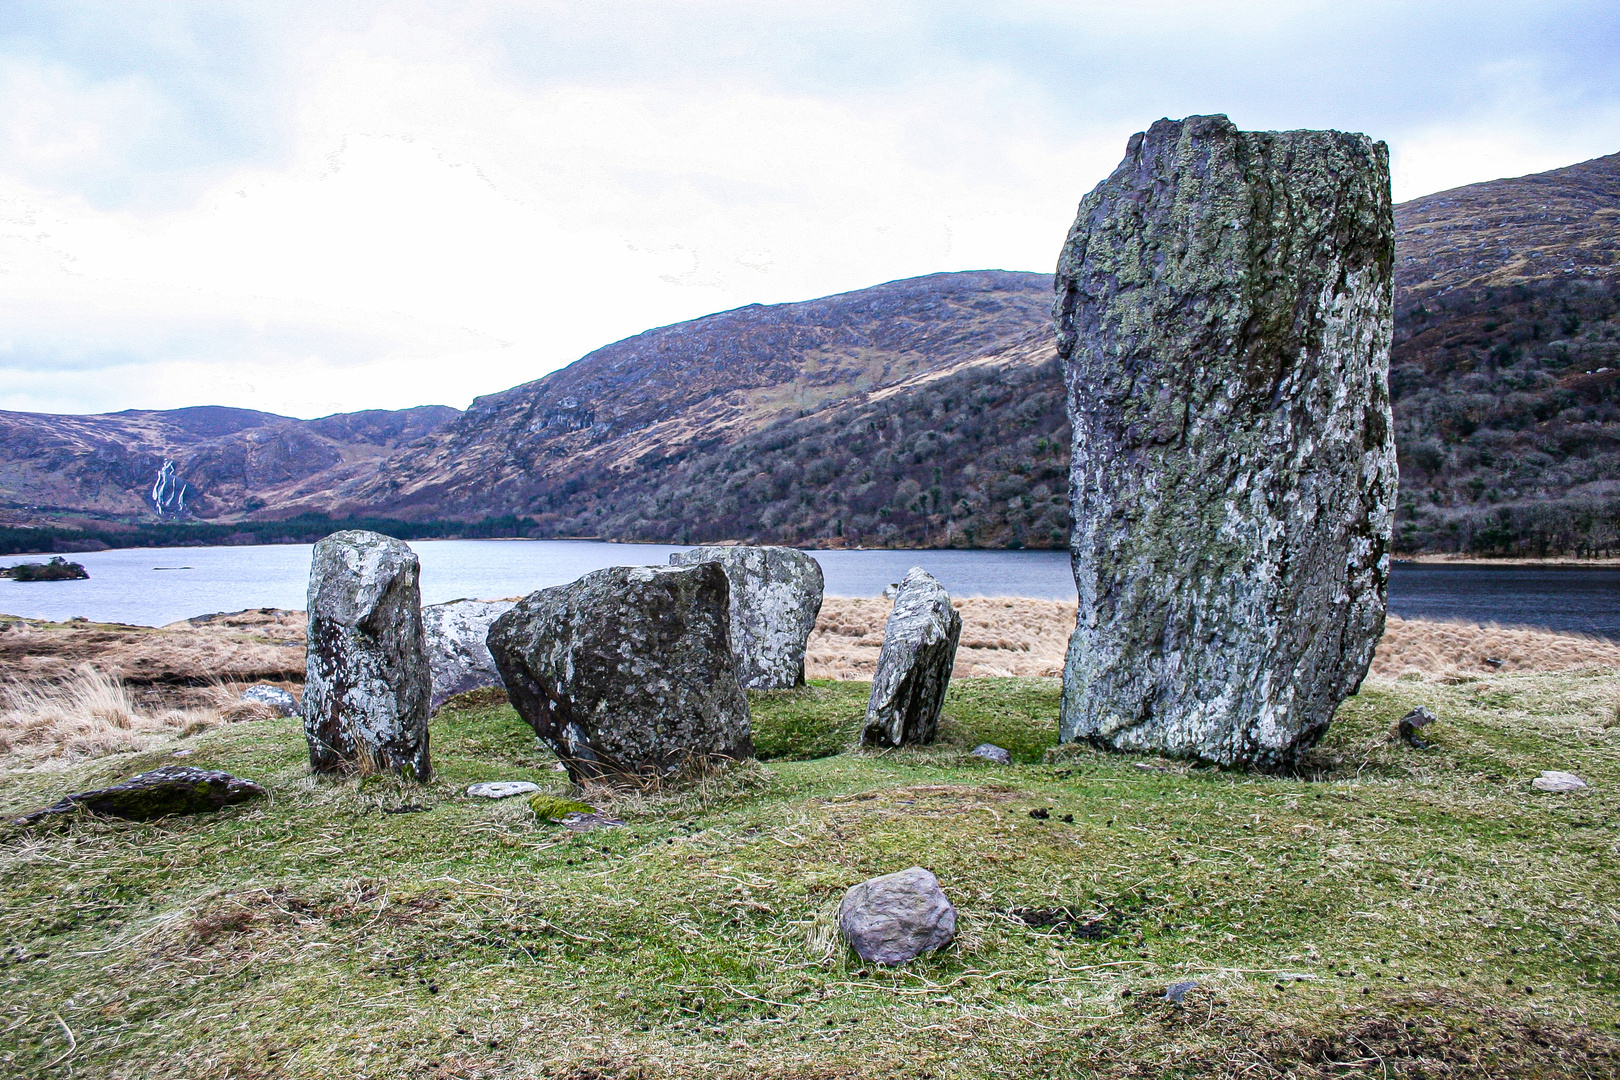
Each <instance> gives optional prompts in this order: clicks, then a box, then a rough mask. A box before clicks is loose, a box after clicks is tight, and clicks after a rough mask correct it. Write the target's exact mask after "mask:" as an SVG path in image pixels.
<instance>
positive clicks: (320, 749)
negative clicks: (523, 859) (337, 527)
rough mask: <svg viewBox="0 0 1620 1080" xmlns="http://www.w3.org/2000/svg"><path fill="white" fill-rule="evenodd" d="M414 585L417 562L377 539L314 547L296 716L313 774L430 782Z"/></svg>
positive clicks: (395, 544)
mask: <svg viewBox="0 0 1620 1080" xmlns="http://www.w3.org/2000/svg"><path fill="white" fill-rule="evenodd" d="M418 575H419V567H418V563H417V559H416V554H415V553H414V552H412V551H411V549H410V548H409V547H407V546H406V545H405V544H403V543H401V542H400V541H398V540H395V539H393V538H391V537H387V536H383V535H381V534H379V533H374V532H365V531H363V530H358V529H349V530H344V531H341V532H335V533H333V534H332V535H331V536H328V537H326V538H325V539H323V540H321V541H320V543H318V544H316V545H315V552H314V559H313V561H312V563H311V566H310V571H309V649H308V656H307V659H306V673H305V678H304V710H303V711H304V737H305V739H306V740H307V741H308V743H309V763H310V766H311V767H312V768H313V769H314V770H315V771H316V772H343V771H347V770H349V769H351V768H355V767H356V766H360V767H362V768H367V769H373V770H375V771H378V772H388V773H403V774H405V775H408V776H411V777H413V778H414V779H417V780H424V781H425V780H427V779H428V778H429V776H430V775H431V773H432V764H431V761H430V758H429V755H428V701H429V698H430V696H431V693H432V676H431V675H430V673H429V667H428V658H427V644H426V640H425V638H424V635H423V630H422V599H421V588H420V585H419V582H418Z"/></svg>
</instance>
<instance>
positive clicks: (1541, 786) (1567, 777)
mask: <svg viewBox="0 0 1620 1080" xmlns="http://www.w3.org/2000/svg"><path fill="white" fill-rule="evenodd" d="M1530 786H1531V787H1533V788H1535V789H1536V790H1537V791H1551V792H1553V793H1555V794H1563V793H1566V792H1570V791H1579V790H1581V788H1583V787H1585V786H1586V781H1585V780H1582V779H1581V778H1580V777H1578V776H1576V775H1575V774H1574V773H1571V772H1562V771H1560V770H1558V769H1548V770H1546V771H1544V772H1543V773H1542V774H1541V775H1540V776H1538V777H1536V778H1535V779H1534V780H1532V781H1530Z"/></svg>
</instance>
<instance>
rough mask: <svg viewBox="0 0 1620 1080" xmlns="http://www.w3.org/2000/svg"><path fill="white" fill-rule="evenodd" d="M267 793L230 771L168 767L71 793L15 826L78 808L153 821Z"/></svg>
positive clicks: (131, 818) (204, 810) (192, 767)
mask: <svg viewBox="0 0 1620 1080" xmlns="http://www.w3.org/2000/svg"><path fill="white" fill-rule="evenodd" d="M264 793H265V792H264V788H262V787H260V786H259V785H258V784H255V783H254V782H253V781H251V780H243V779H242V778H241V777H239V776H232V775H231V774H230V773H225V772H216V771H213V770H211V769H199V768H196V767H194V766H191V765H167V766H164V767H163V768H161V769H153V770H152V771H151V772H144V773H140V774H139V775H137V776H132V777H130V778H129V779H128V780H125V781H123V782H121V783H117V784H114V785H112V786H111V787H105V788H97V789H96V790H94V791H81V792H79V793H78V794H77V795H69V796H67V797H66V798H64V799H63V800H62V801H61V802H58V803H55V804H54V805H51V806H48V807H46V808H45V809H43V810H36V811H34V812H33V813H32V814H27V815H25V816H23V817H20V818H18V819H16V824H18V825H37V824H39V823H40V822H42V821H46V820H48V819H50V818H52V817H56V816H58V815H61V814H71V813H73V812H74V811H75V810H79V809H84V810H88V811H91V812H92V813H96V814H105V815H106V816H108V817H117V818H126V819H128V820H130V821H150V820H152V819H153V818H160V817H167V816H168V815H170V814H200V813H205V812H207V811H211V810H219V809H221V808H223V807H226V806H230V805H233V804H235V803H241V802H247V801H248V800H249V799H256V798H258V797H259V796H261V795H263V794H264Z"/></svg>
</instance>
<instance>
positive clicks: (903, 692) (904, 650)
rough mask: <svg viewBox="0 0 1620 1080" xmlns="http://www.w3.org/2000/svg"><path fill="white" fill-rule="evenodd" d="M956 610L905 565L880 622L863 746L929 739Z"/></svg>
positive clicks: (946, 682) (949, 662)
mask: <svg viewBox="0 0 1620 1080" xmlns="http://www.w3.org/2000/svg"><path fill="white" fill-rule="evenodd" d="M961 636H962V616H961V615H960V614H958V613H957V611H956V609H955V608H953V607H952V606H951V597H950V594H949V593H947V592H946V591H945V587H944V586H943V585H941V584H940V583H939V582H938V581H937V580H935V578H934V576H933V575H932V574H930V573H928V571H926V570H924V569H923V568H922V567H920V566H913V567H912V568H911V569H910V570H908V571H906V576H905V577H904V578H903V579H902V580H901V582H900V588H899V591H898V592H896V593H895V597H894V610H893V611H891V612H889V621H888V623H887V624H885V625H884V627H883V648H882V649H881V650H879V652H878V662H877V672H876V673H875V674H874V675H873V676H872V696H871V698H869V699H868V701H867V705H866V726H865V728H864V729H863V730H862V732H861V741H862V742H863V743H865V744H866V745H867V746H905V745H907V744H909V743H931V742H933V741H934V738H935V736H937V735H938V734H939V713H940V710H941V709H942V708H944V706H945V690H946V688H947V687H948V686H950V683H951V668H952V667H953V666H954V665H955V664H956V643H957V641H958V640H959V639H960V638H961Z"/></svg>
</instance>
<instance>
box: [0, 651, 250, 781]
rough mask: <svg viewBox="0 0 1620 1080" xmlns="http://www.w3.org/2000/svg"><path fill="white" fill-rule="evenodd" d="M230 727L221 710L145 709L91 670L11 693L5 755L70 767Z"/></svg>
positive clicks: (2, 714)
mask: <svg viewBox="0 0 1620 1080" xmlns="http://www.w3.org/2000/svg"><path fill="white" fill-rule="evenodd" d="M233 718H235V717H233ZM240 718H242V719H246V718H247V717H240ZM252 718H254V719H257V718H258V717H257V714H255V716H254V717H252ZM225 722H226V720H225V717H224V716H223V715H222V714H221V712H220V710H218V709H195V708H194V709H159V710H145V709H142V708H140V707H139V706H137V705H136V703H135V701H134V698H133V697H132V696H131V694H130V691H129V688H128V687H127V686H125V685H124V684H123V683H122V682H120V681H119V680H118V679H116V678H114V677H113V676H111V675H108V674H107V673H106V672H104V671H101V670H99V669H97V668H95V667H92V666H90V665H85V666H84V667H81V668H80V669H79V670H78V671H77V672H75V673H74V675H73V676H72V677H71V678H70V679H68V680H66V681H64V682H58V683H13V684H11V685H10V686H8V687H6V688H5V690H4V691H3V696H0V755H5V756H7V757H11V758H13V759H14V762H15V761H16V759H20V760H21V761H22V762H26V763H28V764H30V765H36V766H37V765H41V764H46V763H48V762H51V761H52V760H53V759H54V760H57V761H60V762H64V763H65V762H69V761H73V760H76V759H82V758H90V757H100V756H102V755H103V754H117V753H126V752H130V751H136V750H148V749H151V748H152V747H154V746H157V745H159V744H161V743H164V742H168V741H170V740H172V739H174V738H176V737H178V736H185V735H192V734H195V733H197V732H199V731H206V730H207V729H209V728H212V727H218V726H219V725H220V724H222V723H225Z"/></svg>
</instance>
